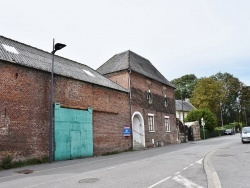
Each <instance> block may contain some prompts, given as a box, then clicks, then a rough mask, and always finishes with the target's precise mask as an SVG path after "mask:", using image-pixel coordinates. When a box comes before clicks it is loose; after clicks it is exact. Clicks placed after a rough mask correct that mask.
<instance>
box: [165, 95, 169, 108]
mask: <svg viewBox="0 0 250 188" xmlns="http://www.w3.org/2000/svg"><path fill="white" fill-rule="evenodd" d="M168 101H169V100H168V98H167V96H166V95H165V96H164V106H165V107H166V108H167V107H168Z"/></svg>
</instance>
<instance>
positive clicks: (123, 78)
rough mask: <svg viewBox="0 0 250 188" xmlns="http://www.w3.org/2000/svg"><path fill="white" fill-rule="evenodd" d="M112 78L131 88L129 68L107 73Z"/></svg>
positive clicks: (124, 86) (126, 87)
mask: <svg viewBox="0 0 250 188" xmlns="http://www.w3.org/2000/svg"><path fill="white" fill-rule="evenodd" d="M105 76H106V77H107V78H109V79H110V80H112V81H114V82H115V83H117V84H119V85H120V86H122V87H123V88H125V89H129V74H128V71H127V70H124V71H120V72H115V73H110V74H108V75H105Z"/></svg>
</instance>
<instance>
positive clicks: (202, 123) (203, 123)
mask: <svg viewBox="0 0 250 188" xmlns="http://www.w3.org/2000/svg"><path fill="white" fill-rule="evenodd" d="M201 125H202V127H203V136H204V140H205V130H204V127H205V121H204V119H203V117H202V118H201Z"/></svg>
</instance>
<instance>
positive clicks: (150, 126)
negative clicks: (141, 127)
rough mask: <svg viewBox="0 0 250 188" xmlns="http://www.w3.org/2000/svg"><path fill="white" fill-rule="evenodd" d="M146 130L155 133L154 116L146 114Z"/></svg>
mask: <svg viewBox="0 0 250 188" xmlns="http://www.w3.org/2000/svg"><path fill="white" fill-rule="evenodd" d="M148 130H149V132H155V125H154V114H148Z"/></svg>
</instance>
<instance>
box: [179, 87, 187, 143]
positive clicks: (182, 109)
mask: <svg viewBox="0 0 250 188" xmlns="http://www.w3.org/2000/svg"><path fill="white" fill-rule="evenodd" d="M180 90H181V111H182V122H183V129H184V142H186V127H185V121H184V108H183V98H182V88H181V87H180Z"/></svg>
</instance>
